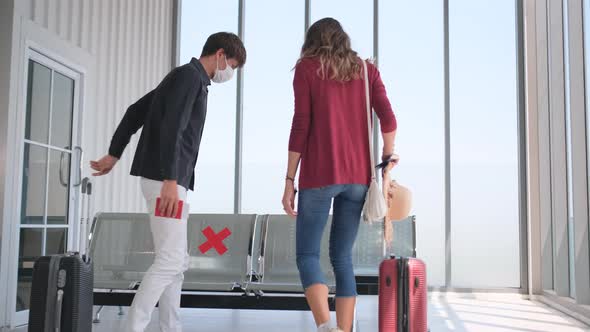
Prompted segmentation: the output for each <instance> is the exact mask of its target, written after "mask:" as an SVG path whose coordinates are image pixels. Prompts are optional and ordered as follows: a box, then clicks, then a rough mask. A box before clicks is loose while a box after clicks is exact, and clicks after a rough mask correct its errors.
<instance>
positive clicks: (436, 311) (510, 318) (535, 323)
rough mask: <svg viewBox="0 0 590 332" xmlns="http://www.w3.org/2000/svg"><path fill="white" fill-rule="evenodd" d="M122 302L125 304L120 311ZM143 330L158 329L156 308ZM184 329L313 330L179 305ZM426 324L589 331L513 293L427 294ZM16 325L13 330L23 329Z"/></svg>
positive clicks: (366, 329) (286, 319) (362, 308)
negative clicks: (427, 317) (429, 296)
mask: <svg viewBox="0 0 590 332" xmlns="http://www.w3.org/2000/svg"><path fill="white" fill-rule="evenodd" d="M126 310H127V308H125V311H126ZM357 310H358V323H359V325H358V327H359V328H358V331H360V332H376V331H377V298H376V297H375V296H361V297H360V298H359V304H358V309H357ZM117 313H118V309H117V308H115V307H108V308H105V310H103V315H102V317H101V318H102V322H101V323H100V324H95V325H94V329H93V331H95V332H118V331H121V323H122V321H123V320H124V318H125V316H119V315H118V314H117ZM153 318H154V319H153V321H152V323H151V324H150V326H149V328H148V329H147V330H146V332H158V331H159V329H158V326H157V311H155V312H154V317H153ZM182 318H183V323H184V332H209V331H215V332H254V331H256V332H288V331H293V332H295V331H297V332H308V331H309V332H315V328H314V324H313V319H312V317H311V314H310V313H309V312H297V311H296V312H287V311H256V310H218V309H183V310H182ZM429 325H430V330H431V331H432V332H439V331H457V332H463V331H469V332H472V331H473V332H488V331H494V332H496V331H497V332H500V331H522V332H533V331H544V332H574V331H576V332H577V331H590V327H588V326H586V325H584V324H582V323H580V322H578V321H576V320H574V319H572V318H570V317H568V316H565V315H563V314H561V313H560V312H558V311H556V310H553V309H551V308H549V307H547V306H545V305H543V304H541V303H538V302H531V301H527V300H523V299H522V298H521V297H520V296H517V295H512V294H503V295H495V294H487V295H483V296H479V295H478V296H474V295H471V294H466V295H444V296H438V295H432V296H431V298H430V300H429ZM25 331H26V328H21V329H18V330H16V331H15V332H25Z"/></svg>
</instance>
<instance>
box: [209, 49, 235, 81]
mask: <svg viewBox="0 0 590 332" xmlns="http://www.w3.org/2000/svg"><path fill="white" fill-rule="evenodd" d="M224 57H225V55H224ZM233 76H234V69H233V68H232V67H231V66H230V65H229V63H227V57H225V69H223V70H222V69H219V62H217V69H216V70H215V75H213V78H212V79H211V80H212V81H213V82H215V83H223V82H227V81H229V80H231V78H232V77H233Z"/></svg>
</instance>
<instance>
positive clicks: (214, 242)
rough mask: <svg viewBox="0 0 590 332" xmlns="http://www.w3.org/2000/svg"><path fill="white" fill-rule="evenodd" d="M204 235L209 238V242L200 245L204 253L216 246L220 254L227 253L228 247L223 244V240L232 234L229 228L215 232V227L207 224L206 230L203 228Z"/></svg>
mask: <svg viewBox="0 0 590 332" xmlns="http://www.w3.org/2000/svg"><path fill="white" fill-rule="evenodd" d="M202 232H203V235H205V237H206V238H207V242H205V243H203V244H201V245H200V246H199V250H200V251H201V253H202V254H204V253H206V252H207V251H209V250H210V249H211V248H215V250H217V253H218V254H220V255H223V254H225V252H226V251H227V247H226V246H225V245H224V244H223V240H224V239H225V238H227V237H228V236H230V235H231V232H230V230H229V228H227V227H226V228H224V229H222V230H221V232H219V233H217V234H215V232H214V231H213V228H211V226H207V228H205V229H204V230H202Z"/></svg>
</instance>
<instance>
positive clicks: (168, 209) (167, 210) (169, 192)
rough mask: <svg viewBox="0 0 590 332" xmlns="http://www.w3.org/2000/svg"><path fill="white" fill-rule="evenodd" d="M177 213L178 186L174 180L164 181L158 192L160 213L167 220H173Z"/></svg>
mask: <svg viewBox="0 0 590 332" xmlns="http://www.w3.org/2000/svg"><path fill="white" fill-rule="evenodd" d="M177 212H178V186H177V185H176V180H164V184H163V185H162V191H161V192H160V213H161V214H162V215H163V216H164V217H167V218H173V217H174V216H176V213H177Z"/></svg>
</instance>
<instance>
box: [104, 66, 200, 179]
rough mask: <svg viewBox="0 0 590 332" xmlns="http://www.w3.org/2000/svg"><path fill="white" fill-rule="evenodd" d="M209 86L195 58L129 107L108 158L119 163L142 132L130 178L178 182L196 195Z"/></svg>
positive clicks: (178, 68) (112, 142) (118, 128)
mask: <svg viewBox="0 0 590 332" xmlns="http://www.w3.org/2000/svg"><path fill="white" fill-rule="evenodd" d="M210 84H211V81H210V79H209V75H207V72H206V71H205V68H203V65H201V63H200V62H199V61H198V60H197V59H195V58H193V59H192V60H191V62H189V63H187V64H186V65H184V66H180V67H177V68H175V69H173V70H172V71H171V72H170V73H169V74H168V75H167V76H166V77H165V78H164V80H163V81H162V82H161V83H160V84H159V85H158V86H157V87H156V88H155V89H154V90H152V91H151V92H149V93H148V94H146V95H145V96H143V97H142V98H141V99H139V100H138V101H137V102H136V103H135V104H133V105H131V106H129V108H128V109H127V112H126V113H125V115H124V116H123V119H122V120H121V123H119V126H118V127H117V130H116V131H115V134H114V135H113V138H112V140H111V145H110V147H109V154H110V155H112V156H114V157H117V158H120V157H121V155H122V154H123V150H125V147H126V146H127V144H128V143H129V140H130V139H131V136H132V135H133V134H135V133H136V132H137V130H138V129H139V128H141V127H142V126H143V130H142V132H141V137H140V138H139V144H138V145H137V150H136V151H135V157H134V158H133V165H132V166H131V175H135V176H141V177H145V178H148V179H152V180H159V181H162V180H176V181H177V183H178V184H179V185H181V186H183V187H185V188H187V189H191V190H192V189H193V188H194V169H195V164H196V162H197V157H198V155H199V146H200V144H201V137H202V135H203V125H204V124H205V116H206V114H207V93H208V90H207V88H208V86H209V85H210Z"/></svg>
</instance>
